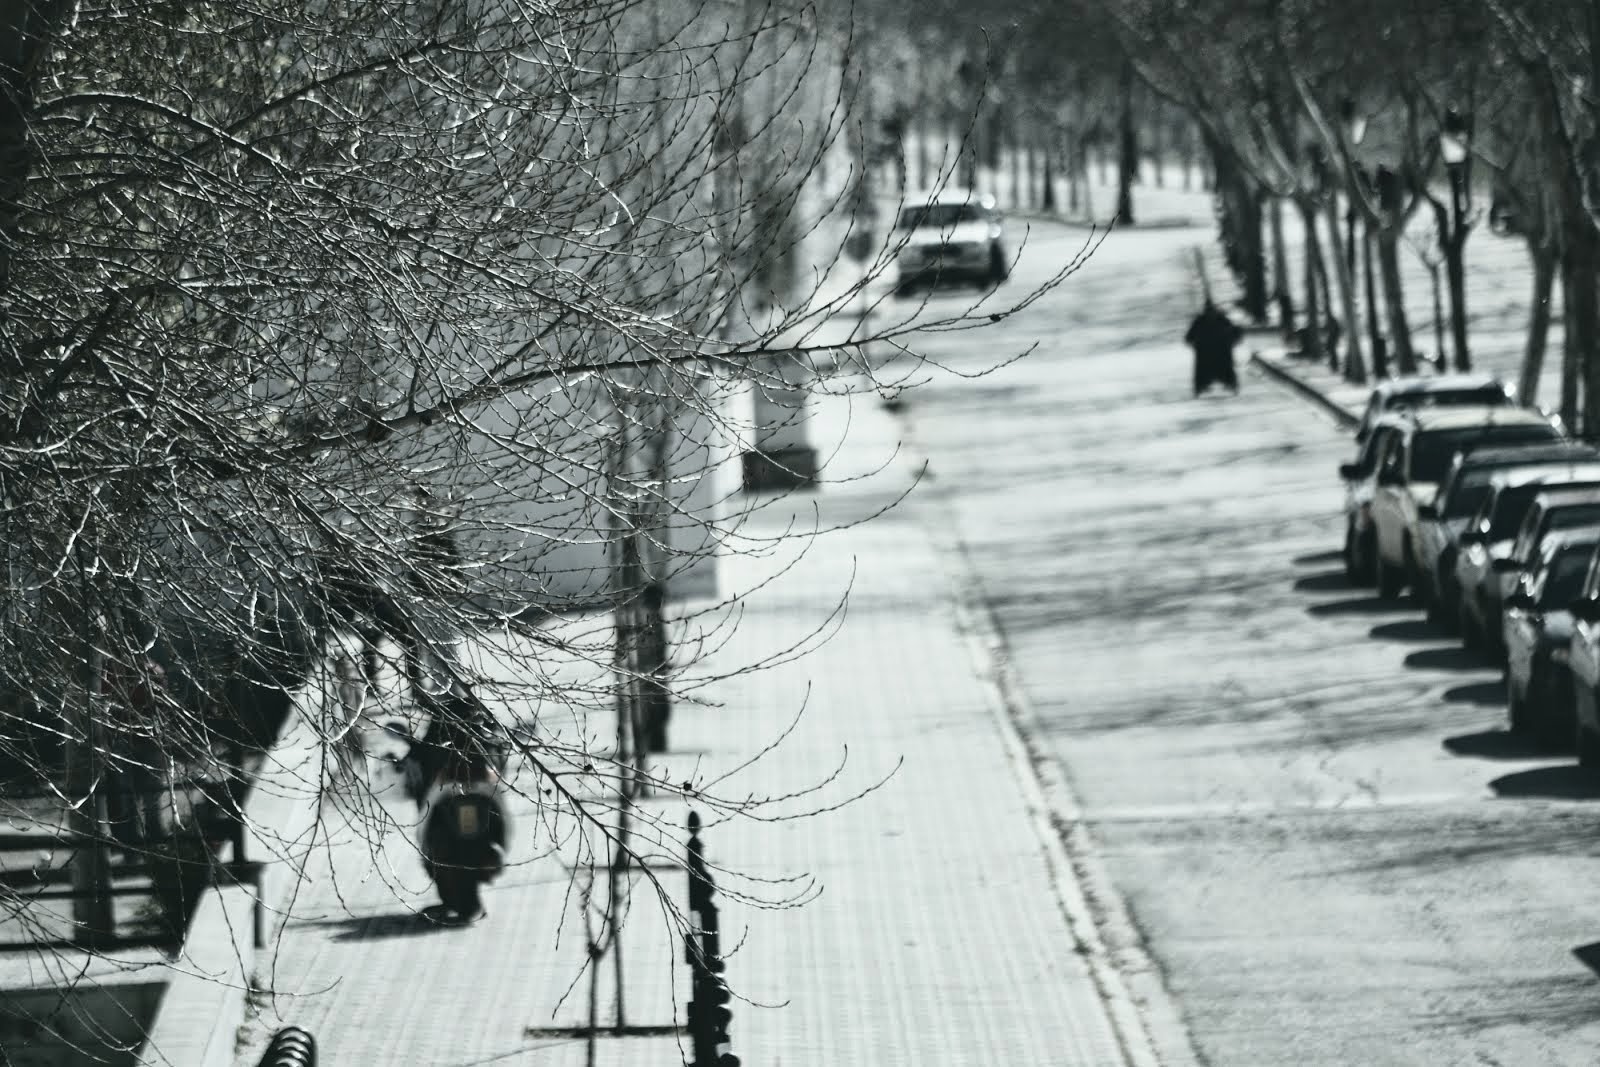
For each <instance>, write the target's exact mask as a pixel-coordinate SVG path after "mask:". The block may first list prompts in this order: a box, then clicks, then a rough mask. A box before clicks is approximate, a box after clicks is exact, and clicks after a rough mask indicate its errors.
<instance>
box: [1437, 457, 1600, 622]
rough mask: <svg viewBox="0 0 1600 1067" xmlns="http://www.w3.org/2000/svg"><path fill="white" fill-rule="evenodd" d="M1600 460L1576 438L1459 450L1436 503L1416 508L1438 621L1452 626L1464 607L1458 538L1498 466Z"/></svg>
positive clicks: (1487, 490)
mask: <svg viewBox="0 0 1600 1067" xmlns="http://www.w3.org/2000/svg"><path fill="white" fill-rule="evenodd" d="M1584 460H1595V461H1600V449H1596V448H1594V447H1593V446H1592V445H1586V444H1581V443H1579V442H1577V441H1556V442H1544V443H1537V444H1528V445H1513V446H1509V447H1506V448H1475V449H1472V450H1470V451H1466V452H1459V453H1457V454H1456V458H1455V461H1454V462H1453V463H1452V464H1451V465H1450V470H1449V472H1448V473H1446V474H1445V476H1444V479H1443V480H1442V481H1441V482H1440V483H1439V492H1438V495H1437V496H1436V497H1435V499H1434V502H1433V503H1432V504H1422V505H1419V506H1418V507H1417V550H1418V557H1417V564H1418V571H1419V576H1418V577H1419V579H1420V581H1421V582H1422V585H1423V588H1422V589H1421V591H1420V594H1421V598H1422V603H1423V606H1424V607H1426V608H1427V610H1428V618H1429V619H1431V620H1432V621H1434V622H1437V623H1441V624H1444V625H1447V626H1453V625H1454V624H1455V622H1456V619H1457V617H1458V615H1459V612H1460V610H1461V608H1460V603H1459V600H1458V596H1459V592H1458V590H1457V589H1456V584H1455V571H1456V559H1455V557H1456V552H1457V550H1458V548H1459V544H1458V542H1457V538H1459V537H1460V536H1461V531H1462V530H1464V529H1466V527H1467V523H1468V522H1470V521H1471V519H1472V516H1473V514H1474V513H1475V512H1476V511H1477V510H1478V507H1479V506H1480V505H1481V504H1482V503H1483V501H1484V500H1485V499H1486V498H1487V497H1488V495H1489V479H1490V478H1491V477H1492V476H1493V475H1494V472H1495V471H1498V470H1511V469H1514V468H1518V467H1530V466H1536V465H1538V464H1541V463H1553V462H1557V461H1564V462H1568V463H1573V462H1582V461H1584Z"/></svg>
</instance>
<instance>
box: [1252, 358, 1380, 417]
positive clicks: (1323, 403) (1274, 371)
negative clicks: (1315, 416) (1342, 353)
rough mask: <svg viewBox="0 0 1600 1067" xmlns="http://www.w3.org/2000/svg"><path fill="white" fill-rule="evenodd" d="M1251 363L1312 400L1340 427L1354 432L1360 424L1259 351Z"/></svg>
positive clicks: (1323, 395)
mask: <svg viewBox="0 0 1600 1067" xmlns="http://www.w3.org/2000/svg"><path fill="white" fill-rule="evenodd" d="M1250 362H1251V363H1252V364H1253V365H1255V366H1257V367H1259V368H1261V369H1262V370H1263V371H1265V372H1266V373H1267V376H1268V377H1270V378H1273V379H1275V380H1277V381H1278V382H1279V383H1281V384H1283V385H1286V386H1288V387H1289V388H1290V389H1291V390H1293V391H1295V392H1297V393H1299V394H1300V395H1301V396H1303V397H1305V398H1306V399H1307V400H1310V401H1311V402H1312V403H1313V404H1316V405H1317V406H1318V407H1320V408H1322V409H1323V410H1324V411H1326V412H1327V413H1328V414H1329V415H1332V416H1333V419H1334V421H1335V422H1337V423H1338V424H1339V425H1340V426H1343V427H1345V428H1346V429H1352V430H1353V429H1355V428H1356V426H1357V425H1359V424H1360V422H1361V419H1360V418H1359V417H1357V416H1356V415H1355V414H1353V413H1352V412H1350V411H1348V410H1346V409H1345V407H1344V405H1342V404H1339V403H1337V402H1335V401H1334V400H1331V399H1329V398H1328V396H1326V395H1325V394H1324V393H1323V392H1322V391H1321V390H1320V389H1317V388H1316V387H1315V386H1312V385H1309V384H1307V383H1306V382H1305V381H1303V380H1302V379H1301V378H1300V377H1299V376H1298V375H1296V374H1294V373H1293V372H1291V371H1290V370H1288V369H1287V368H1285V367H1283V366H1280V365H1279V364H1278V363H1277V362H1276V361H1274V360H1271V359H1268V358H1267V357H1266V356H1263V355H1262V354H1261V353H1260V352H1259V351H1254V352H1251V353H1250Z"/></svg>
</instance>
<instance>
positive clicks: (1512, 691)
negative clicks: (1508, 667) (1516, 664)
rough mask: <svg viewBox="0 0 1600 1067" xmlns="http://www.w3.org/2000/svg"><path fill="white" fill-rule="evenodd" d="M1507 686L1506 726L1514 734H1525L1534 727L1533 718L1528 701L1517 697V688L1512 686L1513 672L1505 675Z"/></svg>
mask: <svg viewBox="0 0 1600 1067" xmlns="http://www.w3.org/2000/svg"><path fill="white" fill-rule="evenodd" d="M1505 684H1506V725H1507V727H1508V728H1509V729H1510V730H1511V732H1512V733H1514V734H1525V733H1527V732H1528V731H1529V730H1530V729H1531V728H1532V726H1533V722H1532V721H1531V716H1529V714H1528V699H1527V697H1526V696H1525V695H1524V696H1518V695H1517V687H1516V686H1515V685H1512V684H1511V672H1510V671H1507V672H1506V673H1505Z"/></svg>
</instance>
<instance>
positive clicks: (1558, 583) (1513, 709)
mask: <svg viewBox="0 0 1600 1067" xmlns="http://www.w3.org/2000/svg"><path fill="white" fill-rule="evenodd" d="M1597 546H1600V526H1596V525H1593V524H1591V525H1587V526H1582V527H1577V528H1574V529H1570V530H1560V531H1556V532H1554V533H1551V534H1549V535H1548V536H1547V537H1545V538H1544V540H1542V541H1540V542H1539V544H1538V546H1537V548H1536V549H1535V550H1534V552H1533V554H1532V555H1531V557H1530V558H1529V560H1528V564H1527V566H1526V567H1525V568H1524V569H1523V570H1522V571H1520V572H1519V574H1518V576H1517V581H1516V586H1515V588H1513V589H1512V591H1511V593H1510V594H1509V595H1508V596H1507V597H1506V599H1505V618H1504V622H1503V624H1502V639H1503V641H1504V644H1505V649H1506V705H1507V714H1508V716H1509V718H1510V726H1511V729H1512V730H1513V731H1514V732H1518V733H1522V732H1531V733H1534V734H1536V735H1537V736H1539V737H1540V738H1541V739H1543V740H1544V741H1546V742H1547V743H1549V744H1551V745H1555V746H1565V745H1570V744H1572V742H1573V738H1574V737H1575V736H1576V734H1575V729H1576V718H1575V716H1574V711H1573V689H1572V676H1571V674H1570V673H1569V671H1568V669H1567V665H1568V662H1569V659H1570V652H1571V644H1572V634H1573V615H1572V610H1571V609H1572V603H1573V601H1574V600H1576V599H1577V598H1578V594H1579V593H1580V592H1581V591H1582V589H1583V583H1584V578H1585V577H1586V575H1587V574H1588V572H1589V564H1590V562H1591V561H1592V560H1593V558H1594V554H1595V549H1596V547H1597Z"/></svg>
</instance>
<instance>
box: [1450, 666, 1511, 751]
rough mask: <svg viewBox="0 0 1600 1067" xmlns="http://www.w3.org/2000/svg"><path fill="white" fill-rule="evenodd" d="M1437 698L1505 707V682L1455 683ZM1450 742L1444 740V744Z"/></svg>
mask: <svg viewBox="0 0 1600 1067" xmlns="http://www.w3.org/2000/svg"><path fill="white" fill-rule="evenodd" d="M1439 699H1440V700H1443V701H1444V702H1445V703H1446V704H1476V705H1478V706H1479V707H1489V708H1495V707H1505V703H1506V683H1505V680H1504V679H1501V680H1499V681H1495V682H1471V683H1469V684H1467V685H1457V686H1452V687H1450V688H1449V689H1446V690H1445V691H1444V692H1443V693H1441V694H1440V695H1439ZM1449 743H1450V742H1448V741H1446V742H1445V744H1446V746H1448V745H1449Z"/></svg>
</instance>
